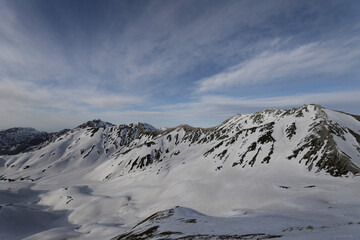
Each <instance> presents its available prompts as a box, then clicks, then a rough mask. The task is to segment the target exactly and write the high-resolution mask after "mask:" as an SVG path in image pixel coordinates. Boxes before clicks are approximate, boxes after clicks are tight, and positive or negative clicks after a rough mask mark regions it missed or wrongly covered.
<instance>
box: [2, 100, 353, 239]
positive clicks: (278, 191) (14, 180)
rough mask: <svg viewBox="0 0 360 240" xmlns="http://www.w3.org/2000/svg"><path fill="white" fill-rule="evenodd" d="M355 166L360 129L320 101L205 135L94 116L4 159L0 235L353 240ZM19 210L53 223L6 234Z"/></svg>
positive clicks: (247, 118)
mask: <svg viewBox="0 0 360 240" xmlns="http://www.w3.org/2000/svg"><path fill="white" fill-rule="evenodd" d="M359 167H360V122H359V121H358V120H357V119H356V118H354V117H353V116H350V115H347V114H344V113H340V112H336V111H331V110H328V109H324V108H322V107H321V106H318V105H304V106H303V107H300V108H295V109H291V110H265V111H262V112H258V113H255V114H242V115H236V116H234V117H232V118H231V119H229V120H227V121H225V122H223V123H222V124H220V125H219V126H217V127H214V128H208V129H202V128H193V127H190V126H188V125H181V126H178V127H176V128H173V129H167V130H165V131H158V130H156V129H155V128H154V127H152V126H150V125H148V124H142V123H138V124H129V125H117V126H115V125H112V124H110V123H105V122H102V121H100V120H94V121H89V122H87V123H84V124H82V125H80V126H79V127H77V128H75V129H73V130H71V131H68V132H65V133H63V134H61V136H59V137H58V138H56V139H54V140H51V141H48V142H46V143H44V144H41V145H39V146H37V148H36V149H35V150H34V151H30V152H23V153H21V154H18V155H13V156H10V155H4V156H0V180H1V181H2V185H1V189H0V190H1V191H0V223H1V221H5V220H4V219H10V221H7V222H6V225H3V226H2V225H1V224H0V237H4V238H5V239H18V238H19V237H21V238H24V237H29V239H56V238H58V239H63V238H70V237H74V238H81V239H83V238H85V239H99V238H101V239H111V238H113V237H115V236H117V235H119V236H118V237H117V238H118V239H133V237H134V236H140V235H141V234H143V232H148V231H149V232H151V234H149V235H146V234H145V235H144V236H145V237H146V238H150V237H151V238H154V239H161V238H163V239H169V238H173V239H176V238H181V239H184V238H186V237H187V238H188V239H192V238H193V237H194V236H195V235H199V236H198V237H199V238H200V237H202V238H204V239H216V238H220V239H223V238H225V237H226V236H228V238H230V239H231V238H238V239H266V238H271V237H276V236H281V237H282V238H287V239H292V238H295V239H296V237H299V236H300V235H303V234H305V235H306V236H307V237H308V238H309V239H311V237H312V239H319V237H320V238H323V239H331V236H336V234H335V235H334V232H336V233H339V234H340V233H341V234H344V233H345V232H346V233H349V234H350V235H349V237H354V238H348V239H357V238H358V237H359V236H360V233H359V231H358V230H356V229H358V227H359V226H357V225H358V224H357V223H358V222H360V214H357V212H360V211H356V210H360V201H359V200H358V199H360V191H358V190H359V181H360V180H359V177H357V175H356V174H357V173H358V172H359V171H360V168H359ZM354 174H355V175H354ZM334 176H342V177H334ZM24 191H25V192H26V193H27V194H25V195H26V196H25V197H24V196H22V195H24ZM19 198H20V199H22V200H21V201H18V200H17V199H19ZM175 206H182V207H181V208H174V207H175ZM188 208H190V209H188ZM167 209H170V210H167ZM191 209H195V210H196V211H199V212H201V213H203V214H200V213H198V212H195V211H194V210H191ZM164 210H166V211H170V212H173V214H170V215H171V216H170V215H169V216H168V217H166V218H160V220H161V221H160V220H159V219H158V217H157V216H158V215H160V216H162V215H163V213H164V212H163V211H164ZM166 211H165V212H166ZM22 212H23V213H24V214H25V215H26V216H27V217H26V219H31V218H32V217H31V216H33V217H34V219H41V218H39V217H38V216H41V214H45V215H44V216H46V217H45V218H44V219H48V220H44V222H43V223H42V222H41V220H39V221H40V222H32V221H29V222H28V226H26V224H25V223H23V224H22V226H24V230H22V231H21V232H19V231H11V230H7V229H11V228H9V226H14V225H16V223H17V218H21V216H22ZM46 214H47V215H46ZM152 214H155V215H154V216H156V217H154V219H155V218H156V219H157V220H156V221H155V220H153V218H150V219H149V218H148V219H147V220H145V221H143V222H142V223H140V222H141V221H142V220H143V219H146V218H147V217H149V216H151V215H152ZM204 214H206V215H204ZM25 215H24V216H25ZM210 216H212V217H210ZM49 219H50V220H49ZM51 219H53V220H51ZM158 220H159V221H158ZM11 221H13V222H11ZM48 221H51V222H52V224H45V223H47V222H48ZM350 222H351V223H352V224H348V223H350ZM257 223H261V224H260V226H259V225H256V224H257ZM24 224H25V225H24ZM44 225H45V226H44ZM239 225H242V226H244V227H241V228H239V227H238V226H239ZM270 226H272V227H270ZM309 226H311V227H309ZM307 227H309V228H308V229H306V228H307ZM164 232H165V233H164ZM172 232H173V233H174V232H177V234H175V233H174V234H172ZM166 233H167V235H166ZM170 233H171V234H170ZM139 234H140V235H139ZM200 235H203V236H200ZM144 236H142V237H144ZM329 236H330V238H329ZM338 236H339V235H338Z"/></svg>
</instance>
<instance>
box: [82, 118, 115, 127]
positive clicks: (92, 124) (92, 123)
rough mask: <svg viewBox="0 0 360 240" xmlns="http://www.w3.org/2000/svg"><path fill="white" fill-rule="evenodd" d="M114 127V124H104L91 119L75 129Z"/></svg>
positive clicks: (98, 120)
mask: <svg viewBox="0 0 360 240" xmlns="http://www.w3.org/2000/svg"><path fill="white" fill-rule="evenodd" d="M112 126H115V125H114V124H112V123H110V122H104V121H102V120H101V119H93V120H91V121H87V122H85V123H83V124H81V125H79V126H77V128H87V127H96V128H98V127H112Z"/></svg>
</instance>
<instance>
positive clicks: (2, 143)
mask: <svg viewBox="0 0 360 240" xmlns="http://www.w3.org/2000/svg"><path fill="white" fill-rule="evenodd" d="M51 136H52V134H49V133H46V132H39V131H36V130H35V129H33V128H10V129H7V130H4V131H0V154H1V155H12V154H18V153H20V152H24V151H26V150H28V149H30V148H31V147H32V146H35V145H39V144H41V143H43V142H45V141H47V140H49V139H50V138H51Z"/></svg>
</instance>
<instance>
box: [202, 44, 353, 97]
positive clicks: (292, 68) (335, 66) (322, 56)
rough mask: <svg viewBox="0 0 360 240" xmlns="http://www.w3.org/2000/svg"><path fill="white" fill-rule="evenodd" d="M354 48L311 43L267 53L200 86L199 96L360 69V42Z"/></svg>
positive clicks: (207, 79)
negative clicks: (235, 88) (359, 62)
mask: <svg viewBox="0 0 360 240" xmlns="http://www.w3.org/2000/svg"><path fill="white" fill-rule="evenodd" d="M350 43H351V46H350V47H346V46H345V47H342V45H340V47H339V43H338V42H337V43H331V42H330V43H309V44H305V45H301V46H298V47H296V48H293V49H289V50H279V51H265V52H263V53H261V54H259V55H257V56H255V57H254V58H252V59H250V60H248V61H246V62H241V63H240V64H237V65H235V66H233V67H230V68H228V69H226V70H225V71H223V72H220V73H218V74H216V75H214V76H211V77H208V78H205V79H203V80H201V81H199V82H198V85H199V88H198V90H197V91H198V92H209V91H216V90H219V89H220V90H221V89H229V88H232V87H238V86H241V85H254V84H261V83H270V82H273V81H286V80H288V81H289V80H291V79H293V78H296V77H298V76H301V77H307V76H311V75H316V74H335V75H339V74H341V73H344V72H347V71H349V70H352V69H353V68H354V67H358V64H357V61H358V60H359V59H360V50H359V49H360V39H354V40H353V41H351V42H350Z"/></svg>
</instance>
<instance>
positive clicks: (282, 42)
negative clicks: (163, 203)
mask: <svg viewBox="0 0 360 240" xmlns="http://www.w3.org/2000/svg"><path fill="white" fill-rule="evenodd" d="M359 12H360V2H359V1H357V0H355V1H347V0H341V1H340V0H339V1H332V0H324V1H321V0H318V1H310V0H308V1H297V0H283V1H281V0H271V1H266V0H264V1H259V0H258V1H253V0H249V1H246V0H242V1H238V0H235V1H228V0H222V1H220V0H218V1H207V0H206V1H205V0H196V1H195V0H193V1H187V0H178V1H176V0H174V1H166V0H163V1H151V0H150V1H142V0H141V1H138V0H131V1H111V0H105V1H103V0H101V1H92V0H77V1H70V0H59V1H58V0H50V1H48V0H28V1H22V0H0V115H1V121H0V129H5V128H9V127H14V126H32V127H35V128H37V129H39V130H46V131H55V130H59V129H62V128H72V127H74V126H76V125H78V124H80V123H82V122H85V121H87V120H90V119H94V118H101V119H103V120H106V121H110V122H113V123H115V124H120V123H130V122H138V121H140V122H148V123H150V124H153V125H155V126H159V125H160V126H175V125H178V124H181V123H188V124H190V125H194V126H203V127H207V126H213V125H217V124H219V123H220V122H222V121H223V120H225V119H227V118H229V117H231V116H233V115H235V114H237V113H250V112H255V111H259V110H262V109H265V108H289V107H294V106H301V105H303V104H308V103H318V104H321V105H323V106H325V107H328V108H331V109H338V110H342V111H346V112H350V113H354V114H360V107H359V106H360V79H359V76H360V14H359Z"/></svg>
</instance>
